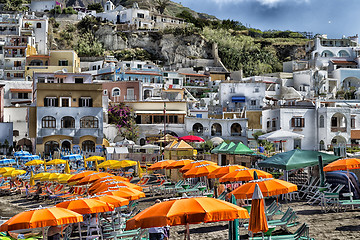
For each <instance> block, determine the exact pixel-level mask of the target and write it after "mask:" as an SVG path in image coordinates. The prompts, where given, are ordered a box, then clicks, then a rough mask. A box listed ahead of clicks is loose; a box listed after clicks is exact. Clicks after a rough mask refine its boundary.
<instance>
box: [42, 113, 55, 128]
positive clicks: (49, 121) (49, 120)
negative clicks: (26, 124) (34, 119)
mask: <svg viewBox="0 0 360 240" xmlns="http://www.w3.org/2000/svg"><path fill="white" fill-rule="evenodd" d="M41 125H42V127H43V128H56V119H55V118H54V117H51V116H46V117H43V118H42V119H41Z"/></svg>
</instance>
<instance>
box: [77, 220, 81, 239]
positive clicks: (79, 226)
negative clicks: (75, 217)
mask: <svg viewBox="0 0 360 240" xmlns="http://www.w3.org/2000/svg"><path fill="white" fill-rule="evenodd" d="M78 228H79V237H80V240H81V239H82V236H81V225H80V222H78Z"/></svg>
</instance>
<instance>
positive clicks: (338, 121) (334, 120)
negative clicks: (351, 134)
mask: <svg viewBox="0 0 360 240" xmlns="http://www.w3.org/2000/svg"><path fill="white" fill-rule="evenodd" d="M346 127H347V120H346V117H345V115H344V114H342V113H335V114H334V115H333V116H332V117H331V132H346Z"/></svg>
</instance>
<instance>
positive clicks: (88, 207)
mask: <svg viewBox="0 0 360 240" xmlns="http://www.w3.org/2000/svg"><path fill="white" fill-rule="evenodd" d="M55 206H56V207H61V208H66V209H69V210H71V211H74V212H77V213H80V214H91V213H100V212H111V211H113V210H114V205H112V204H110V203H107V202H103V201H100V200H97V199H92V198H84V199H76V200H70V201H65V202H61V203H58V204H56V205H55Z"/></svg>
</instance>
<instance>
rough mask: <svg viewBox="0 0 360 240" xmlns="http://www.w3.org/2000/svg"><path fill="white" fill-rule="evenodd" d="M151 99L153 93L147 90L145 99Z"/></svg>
mask: <svg viewBox="0 0 360 240" xmlns="http://www.w3.org/2000/svg"><path fill="white" fill-rule="evenodd" d="M149 97H152V92H151V90H145V91H144V99H147V98H149Z"/></svg>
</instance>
